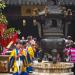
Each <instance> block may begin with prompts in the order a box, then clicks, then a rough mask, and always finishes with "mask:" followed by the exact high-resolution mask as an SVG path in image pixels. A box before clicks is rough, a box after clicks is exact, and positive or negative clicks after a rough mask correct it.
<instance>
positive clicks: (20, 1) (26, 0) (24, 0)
mask: <svg viewBox="0 0 75 75" xmlns="http://www.w3.org/2000/svg"><path fill="white" fill-rule="evenodd" d="M4 1H5V2H6V4H10V5H37V4H38V5H41V4H42V5H44V4H46V3H47V0H4Z"/></svg>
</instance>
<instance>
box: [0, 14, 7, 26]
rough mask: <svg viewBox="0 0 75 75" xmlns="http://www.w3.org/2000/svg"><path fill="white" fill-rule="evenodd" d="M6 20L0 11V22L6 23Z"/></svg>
mask: <svg viewBox="0 0 75 75" xmlns="http://www.w3.org/2000/svg"><path fill="white" fill-rule="evenodd" d="M7 23H8V21H7V19H6V17H5V16H4V15H3V14H2V13H0V24H6V25H7Z"/></svg>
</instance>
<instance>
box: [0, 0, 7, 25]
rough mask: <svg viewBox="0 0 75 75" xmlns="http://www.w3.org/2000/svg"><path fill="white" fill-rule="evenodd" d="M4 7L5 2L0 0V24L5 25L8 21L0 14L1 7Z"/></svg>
mask: <svg viewBox="0 0 75 75" xmlns="http://www.w3.org/2000/svg"><path fill="white" fill-rule="evenodd" d="M5 7H6V4H5V2H3V1H2V0H0V24H5V25H7V23H8V21H7V19H6V17H5V16H4V15H3V14H2V9H4V8H5Z"/></svg>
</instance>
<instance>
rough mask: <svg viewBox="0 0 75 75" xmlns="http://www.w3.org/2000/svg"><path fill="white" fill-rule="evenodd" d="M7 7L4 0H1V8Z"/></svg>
mask: <svg viewBox="0 0 75 75" xmlns="http://www.w3.org/2000/svg"><path fill="white" fill-rule="evenodd" d="M5 7H6V4H5V2H4V1H3V0H0V9H4V8H5Z"/></svg>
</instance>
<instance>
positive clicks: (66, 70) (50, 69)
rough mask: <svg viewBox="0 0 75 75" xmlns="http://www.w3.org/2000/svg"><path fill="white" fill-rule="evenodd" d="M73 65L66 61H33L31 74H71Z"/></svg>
mask: <svg viewBox="0 0 75 75" xmlns="http://www.w3.org/2000/svg"><path fill="white" fill-rule="evenodd" d="M73 66H74V65H73V63H68V62H65V63H64V62H57V63H56V64H53V63H52V62H41V63H39V62H34V63H33V68H34V72H33V73H32V75H73V72H72V71H71V69H72V68H73Z"/></svg>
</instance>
